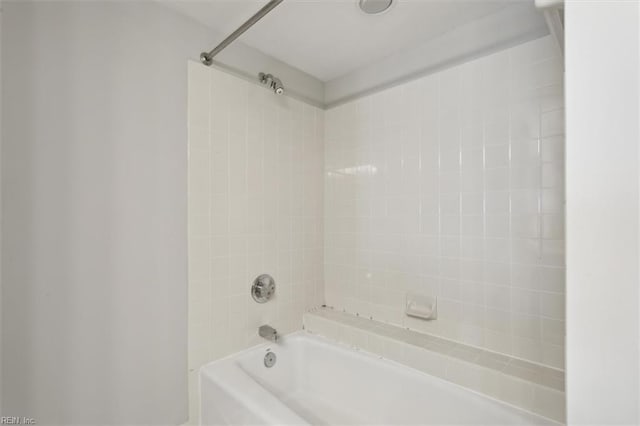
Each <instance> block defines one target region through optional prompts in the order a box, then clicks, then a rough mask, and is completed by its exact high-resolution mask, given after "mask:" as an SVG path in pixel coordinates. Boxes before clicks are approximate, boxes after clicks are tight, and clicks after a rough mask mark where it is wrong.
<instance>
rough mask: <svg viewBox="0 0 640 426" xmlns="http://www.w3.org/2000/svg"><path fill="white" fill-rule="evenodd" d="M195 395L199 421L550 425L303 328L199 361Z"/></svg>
mask: <svg viewBox="0 0 640 426" xmlns="http://www.w3.org/2000/svg"><path fill="white" fill-rule="evenodd" d="M269 351H271V352H273V353H275V354H276V356H277V361H276V363H275V365H274V366H273V367H271V368H267V367H266V366H265V363H264V357H265V354H266V353H267V352H269ZM200 398H201V418H200V421H201V424H203V425H230V424H236V425H240V424H244V425H257V424H261V425H263V424H268V425H287V424H296V425H309V424H314V425H355V424H368V425H373V424H378V425H417V424H423V425H441V424H473V425H534V424H535V425H539V424H555V423H553V422H550V421H548V420H546V419H543V418H541V417H537V416H534V415H532V414H529V413H526V412H523V411H520V410H518V409H516V408H513V407H510V406H507V405H504V404H501V403H499V402H496V401H493V400H491V399H488V398H485V397H483V396H481V395H478V394H475V393H473V392H471V391H468V390H466V389H464V388H462V387H459V386H457V385H454V384H452V383H449V382H446V381H443V380H441V379H438V378H436V377H432V376H429V375H427V374H424V373H421V372H418V371H416V370H413V369H411V368H408V367H404V366H402V365H399V364H397V363H394V362H391V361H387V360H383V359H380V358H378V357H376V356H374V355H371V354H368V353H366V352H360V351H355V350H351V349H348V348H344V347H341V346H338V345H335V344H333V343H331V342H330V341H328V340H325V339H322V338H319V337H316V336H312V335H309V334H306V333H304V332H298V333H293V334H290V335H287V336H285V337H284V338H282V339H281V340H280V341H279V342H278V343H277V344H264V345H261V346H257V347H254V348H251V349H249V350H246V351H244V352H240V353H238V354H235V355H233V356H231V357H228V358H225V359H222V360H219V361H215V362H212V363H210V364H207V365H205V366H204V367H202V369H201V370H200Z"/></svg>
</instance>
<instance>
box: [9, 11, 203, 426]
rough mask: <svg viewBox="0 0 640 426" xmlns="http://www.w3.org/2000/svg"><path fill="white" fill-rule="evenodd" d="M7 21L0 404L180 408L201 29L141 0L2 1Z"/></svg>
mask: <svg viewBox="0 0 640 426" xmlns="http://www.w3.org/2000/svg"><path fill="white" fill-rule="evenodd" d="M3 23H4V26H3V28H2V31H3V34H2V35H3V41H4V44H3V46H2V47H3V52H2V54H3V64H4V68H3V75H2V78H3V87H5V88H6V90H5V91H4V93H3V97H2V102H3V105H2V106H3V108H2V109H3V114H4V115H3V122H4V123H6V124H7V125H6V126H5V127H4V128H3V145H2V191H3V210H2V220H3V223H2V225H3V229H4V230H6V231H7V232H5V233H4V234H3V239H2V254H3V261H4V262H3V263H4V265H8V267H7V268H4V269H3V271H2V282H3V296H4V297H3V300H2V302H3V304H2V325H3V329H2V338H3V343H4V348H3V349H4V351H3V359H2V373H3V380H2V388H3V397H4V399H3V408H4V409H5V411H4V412H5V414H6V415H16V416H23V415H24V416H30V417H34V418H36V419H37V421H38V423H41V424H80V423H85V424H86V423H92V424H125V423H127V424H132V423H147V424H176V423H180V422H182V421H183V420H184V419H185V418H186V405H187V398H186V383H187V381H186V374H185V372H186V345H187V339H186V318H187V317H186V306H187V303H186V297H187V293H186V290H187V286H186V283H187V253H186V242H187V239H186V220H187V219H186V213H187V210H186V185H187V181H186V168H187V150H186V147H187V145H186V98H187V96H186V94H187V85H186V81H187V79H186V71H187V61H186V60H187V58H188V57H189V52H193V49H194V47H196V46H197V44H198V43H200V45H202V44H203V43H206V42H208V37H207V35H208V33H207V32H206V31H204V30H202V29H200V27H198V26H196V25H193V24H192V23H191V22H190V21H188V20H185V19H183V18H179V17H174V16H173V15H172V14H171V13H170V12H168V11H166V10H165V9H163V8H161V7H159V6H155V5H153V4H144V3H105V2H101V3H93V4H89V5H87V4H80V3H64V2H51V3H37V4H34V3H27V2H18V3H13V2H9V3H5V4H4V22H3ZM178 34H180V36H178ZM194 44H196V46H194Z"/></svg>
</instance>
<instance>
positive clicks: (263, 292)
mask: <svg viewBox="0 0 640 426" xmlns="http://www.w3.org/2000/svg"><path fill="white" fill-rule="evenodd" d="M275 292H276V282H275V280H274V279H273V277H272V276H271V275H268V274H262V275H259V276H258V277H257V278H256V279H255V280H253V285H252V286H251V297H253V300H255V301H256V302H258V303H265V302H266V301H268V300H269V299H271V297H273V294H274V293H275Z"/></svg>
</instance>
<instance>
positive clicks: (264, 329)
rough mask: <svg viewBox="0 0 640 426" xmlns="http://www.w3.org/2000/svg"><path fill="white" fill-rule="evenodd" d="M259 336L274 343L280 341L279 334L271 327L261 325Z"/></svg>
mask: <svg viewBox="0 0 640 426" xmlns="http://www.w3.org/2000/svg"><path fill="white" fill-rule="evenodd" d="M258 334H259V335H260V337H264V338H265V339H267V340H271V341H272V342H277V341H278V332H277V331H276V329H275V328H273V327H271V326H270V325H261V326H260V328H259V329H258Z"/></svg>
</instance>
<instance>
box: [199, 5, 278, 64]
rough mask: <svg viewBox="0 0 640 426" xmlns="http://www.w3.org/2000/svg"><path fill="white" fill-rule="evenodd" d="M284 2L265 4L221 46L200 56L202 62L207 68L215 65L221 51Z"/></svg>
mask: <svg viewBox="0 0 640 426" xmlns="http://www.w3.org/2000/svg"><path fill="white" fill-rule="evenodd" d="M283 1H284V0H270V1H269V3H267V4H265V5H264V6H263V7H262V9H260V10H259V11H257V12H256V13H255V15H253V16H252V17H251V18H249V19H248V20H247V21H246V22H245V23H244V24H242V25H240V26H239V27H238V28H237V29H236V30H235V31H234V32H232V33H231V34H229V36H228V37H227V38H225V39H224V40H222V41H221V42H220V44H219V45H217V46H216V47H214V48H213V50H211V51H210V52H202V53H201V54H200V61H201V62H202V63H203V64H205V65H207V66H209V65H211V64H212V63H213V57H214V56H216V55H217V54H218V53H220V51H222V50H223V49H224V48H225V47H227V46H228V45H230V44H231V43H232V42H233V41H234V40H235V39H237V38H238V37H240V36H241V35H242V33H244V32H245V31H247V30H248V29H249V28H251V27H252V26H253V24H255V23H256V22H258V21H259V20H260V19H262V18H263V17H264V16H265V15H266V14H267V13H269V12H271V11H272V10H273V9H274V8H275V7H276V6H277V5H279V4H280V3H282V2H283Z"/></svg>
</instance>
